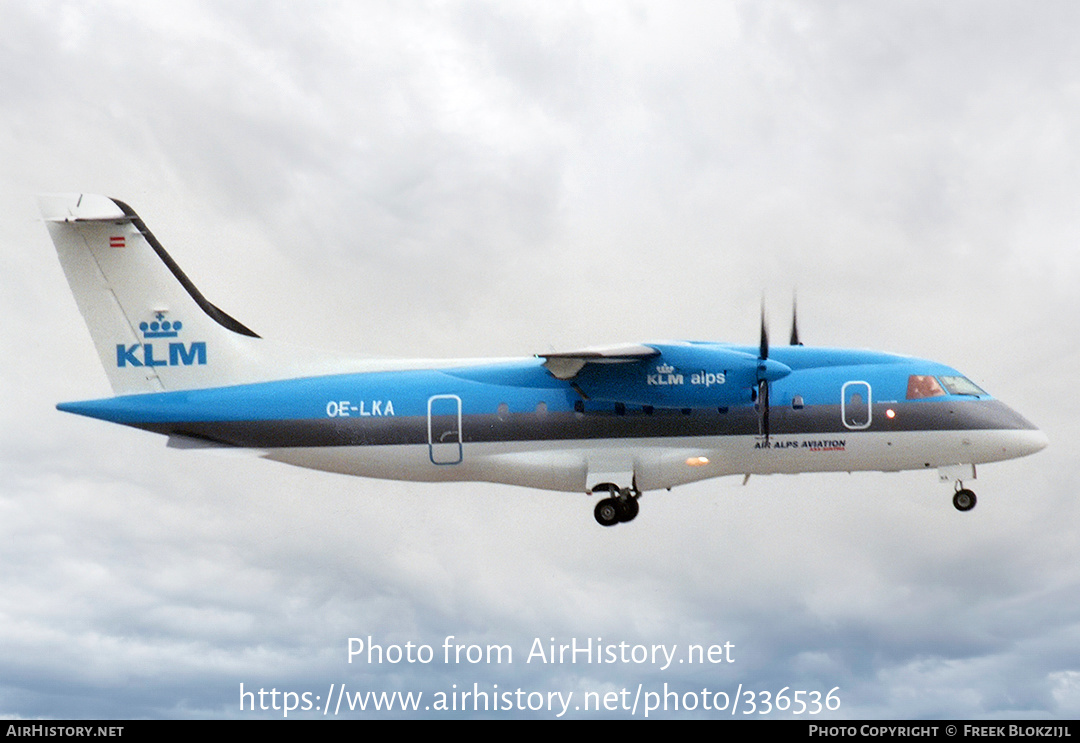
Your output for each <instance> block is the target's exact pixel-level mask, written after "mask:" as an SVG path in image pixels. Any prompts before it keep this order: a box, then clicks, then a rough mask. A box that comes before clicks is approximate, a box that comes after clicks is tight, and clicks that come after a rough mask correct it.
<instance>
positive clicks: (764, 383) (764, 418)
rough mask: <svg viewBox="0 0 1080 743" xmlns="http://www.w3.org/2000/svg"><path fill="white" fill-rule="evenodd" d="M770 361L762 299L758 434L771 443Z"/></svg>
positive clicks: (767, 330) (758, 371) (767, 331)
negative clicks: (768, 375) (768, 372)
mask: <svg viewBox="0 0 1080 743" xmlns="http://www.w3.org/2000/svg"><path fill="white" fill-rule="evenodd" d="M768 360H769V328H768V326H767V325H766V323H765V298H764V297H762V298H761V345H760V346H759V349H758V368H757V393H758V394H757V402H758V414H759V415H758V432H759V434H760V435H762V436H764V437H765V443H768V442H769V380H768V379H767V378H766V377H765V372H766V371H767V370H768V366H767V365H766V362H767V361H768Z"/></svg>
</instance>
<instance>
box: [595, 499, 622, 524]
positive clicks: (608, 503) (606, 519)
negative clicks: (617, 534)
mask: <svg viewBox="0 0 1080 743" xmlns="http://www.w3.org/2000/svg"><path fill="white" fill-rule="evenodd" d="M621 512H622V509H620V508H619V502H618V501H617V500H615V499H614V498H604V499H603V500H602V501H600V502H599V503H597V504H596V508H595V509H594V510H593V516H595V517H596V521H597V523H598V524H600V526H615V524H617V523H619V521H620V519H619V514H620V513H621Z"/></svg>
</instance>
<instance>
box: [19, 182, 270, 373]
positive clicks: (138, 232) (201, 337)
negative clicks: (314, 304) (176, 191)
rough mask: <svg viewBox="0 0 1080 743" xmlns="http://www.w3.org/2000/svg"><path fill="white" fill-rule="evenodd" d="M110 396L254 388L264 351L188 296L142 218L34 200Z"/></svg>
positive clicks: (76, 200)
mask: <svg viewBox="0 0 1080 743" xmlns="http://www.w3.org/2000/svg"><path fill="white" fill-rule="evenodd" d="M39 204H40V207H41V213H42V216H43V217H44V219H45V222H46V224H47V226H48V229H49V234H50V236H51V237H52V240H53V243H54V244H55V245H56V251H57V253H58V254H59V257H60V263H61V265H62V266H63V268H64V273H65V274H66V275H67V280H68V283H69V284H70V285H71V290H72V293H74V295H75V301H76V302H77V304H78V305H79V310H80V312H82V315H83V318H84V319H85V320H86V324H87V326H88V327H89V329H90V335H91V336H92V337H93V340H94V345H95V346H96V347H97V352H98V355H99V356H100V358H101V363H102V365H103V366H104V367H105V372H106V374H107V375H108V377H109V382H110V383H111V384H112V387H113V390H114V392H116V393H117V394H127V393H136V392H155V391H162V390H177V389H189V388H196V387H211V386H217V385H223V384H231V383H236V382H241V381H251V380H252V379H253V378H258V377H260V376H263V375H265V374H266V371H267V370H265V369H263V370H262V373H261V374H260V373H258V372H256V371H255V370H254V368H253V365H254V362H256V361H257V359H258V357H259V356H260V355H261V354H260V353H259V346H260V344H262V343H264V342H263V341H261V340H260V339H259V337H258V336H257V335H256V334H255V333H253V332H252V331H251V330H249V329H248V328H247V327H245V326H244V325H242V324H241V323H239V322H238V321H236V320H235V319H233V318H232V317H230V316H229V315H227V314H225V313H224V312H222V311H221V310H220V309H218V308H217V307H215V306H214V305H213V304H211V303H210V302H208V301H207V300H206V298H205V297H203V295H202V294H201V293H200V292H199V290H198V289H196V288H195V286H194V284H192V283H191V280H190V279H188V277H187V276H186V275H185V274H184V272H183V271H181V270H180V267H179V266H177V265H176V263H175V262H174V261H173V259H172V258H171V257H170V256H169V254H168V253H167V252H165V249H164V248H163V247H162V246H161V243H159V242H158V241H157V239H156V238H155V237H154V236H153V234H152V233H151V232H150V230H148V229H147V228H146V225H145V224H143V221H142V220H141V219H140V218H139V216H138V215H137V214H136V213H135V212H134V211H133V210H132V209H131V207H129V206H128V205H127V204H124V203H123V202H120V201H117V200H115V199H110V198H107V197H105V196H94V195H90V194H68V195H58V196H43V197H41V198H40V199H39Z"/></svg>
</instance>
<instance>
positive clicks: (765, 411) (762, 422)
mask: <svg viewBox="0 0 1080 743" xmlns="http://www.w3.org/2000/svg"><path fill="white" fill-rule="evenodd" d="M758 411H759V412H760V416H759V417H758V431H759V432H760V434H761V435H762V436H763V437H765V442H766V443H768V441H769V382H768V380H766V379H762V380H761V381H760V382H758Z"/></svg>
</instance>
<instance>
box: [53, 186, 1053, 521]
mask: <svg viewBox="0 0 1080 743" xmlns="http://www.w3.org/2000/svg"><path fill="white" fill-rule="evenodd" d="M43 213H44V215H45V217H46V220H47V222H48V223H49V227H50V232H51V233H52V236H53V239H54V242H55V243H56V245H57V250H58V252H59V253H60V257H61V263H62V264H63V265H64V268H65V271H66V272H67V275H68V279H69V282H70V283H71V285H72V289H73V291H74V293H75V295H76V299H77V300H78V302H79V306H80V309H81V310H82V312H83V315H84V317H85V318H86V319H87V323H88V325H89V326H90V329H91V334H92V336H93V337H94V340H95V343H96V345H97V347H98V351H99V355H100V356H101V358H102V362H103V364H104V365H105V367H106V371H107V372H108V374H109V377H110V381H111V382H112V383H113V387H114V389H115V390H116V391H117V392H118V393H120V394H118V396H116V397H112V398H107V399H102V400H91V401H85V402H72V403H64V404H61V405H60V406H59V408H60V409H61V410H65V411H68V412H73V413H78V414H80V415H86V416H90V417H94V418H99V419H102V420H107V421H111V422H114V423H121V424H124V425H128V426H134V427H137V428H141V429H144V430H148V431H152V432H155V433H161V434H165V435H167V436H169V437H170V443H171V444H172V445H177V446H191V447H200V446H208V447H218V446H221V447H242V448H247V449H254V450H257V451H259V452H260V453H261V455H262V456H264V457H266V458H268V459H272V460H276V461H280V462H287V463H289V464H294V465H299V466H303V467H310V468H314V469H320V470H328V471H332V472H340V473H346V474H352V475H361V476H365V477H377V478H388V479H400V480H419V481H453V480H469V481H488V482H499V483H509V484H515V485H524V486H529V487H537V488H545V489H550V490H563V491H571V492H588V493H591V492H594V491H606V492H607V493H608V497H607V498H605V499H604V500H603V501H601V506H602V505H604V504H606V506H607V507H606V508H601V506H598V507H597V510H596V516H597V519H598V520H600V521H601V523H604V524H606V525H610V524H613V523H616V522H617V521H628V520H630V519H632V518H633V517H634V515H636V514H637V497H638V495H640V493H642V492H644V491H648V490H655V489H664V488H671V487H673V486H675V485H680V484H684V483H689V482H694V481H697V480H702V479H706V478H711V477H717V476H721V475H732V474H743V475H749V474H770V473H798V472H824V471H857V470H881V471H899V470H908V469H938V470H940V471H942V472H945V473H951V474H950V476H954V475H955V477H954V479H956V480H957V481H959V480H960V479H962V478H961V475H962V474H963V473H965V472H970V474H968V475H967V477H969V478H970V477H973V476H974V465H976V464H981V463H985V462H994V461H999V460H1004V459H1011V458H1014V457H1020V456H1024V455H1027V454H1031V453H1033V452H1035V451H1038V450H1039V449H1041V448H1043V447H1044V446H1045V445H1046V437H1045V436H1044V435H1043V434H1042V432H1041V431H1039V430H1038V429H1037V428H1036V427H1035V426H1033V425H1032V424H1031V423H1029V422H1028V421H1027V420H1025V419H1024V418H1023V417H1022V416H1020V415H1019V414H1017V413H1016V412H1014V411H1013V410H1011V409H1010V408H1009V407H1007V406H1006V405H1004V404H1003V403H1001V402H999V401H997V400H995V399H994V398H992V397H991V396H990V395H988V394H987V393H985V392H984V391H983V390H981V389H980V388H978V387H976V386H975V385H974V384H972V383H971V382H970V381H968V380H967V379H966V378H965V377H964V376H963V375H961V374H960V373H959V372H957V371H956V370H954V369H951V368H949V367H947V366H944V365H941V364H938V363H935V362H931V361H925V360H921V359H915V358H910V357H906V356H898V355H893V354H886V353H879V352H873V351H856V350H845V349H826V348H807V347H804V346H801V345H792V346H781V347H775V348H772V349H771V350H770V349H769V348H768V345H767V339H766V337H765V335H764V333H763V338H762V344H761V346H760V347H745V346H733V345H727V344H719V343H699V342H664V343H645V344H637V345H632V346H615V347H608V348H597V349H584V350H581V351H572V352H567V353H558V354H554V353H553V354H548V355H544V356H538V357H530V358H520V359H499V360H473V361H464V360H443V361H431V360H427V361H425V360H409V361H394V360H385V359H351V360H349V359H346V360H341V359H334V358H333V357H326V356H318V355H316V356H311V355H310V352H306V353H307V354H308V356H307V357H304V353H305V352H296V353H298V354H300V358H299V359H298V358H297V357H296V356H295V355H294V356H292V357H290V351H289V349H283V348H281V347H279V346H273V345H271V344H269V342H267V341H264V340H263V339H261V338H258V337H257V336H255V335H254V333H252V332H251V331H250V330H248V329H247V328H246V327H244V326H243V325H241V324H240V323H238V322H236V321H235V320H233V319H232V318H230V317H229V316H228V315H225V314H224V313H222V312H221V311H220V310H219V309H217V308H216V307H214V306H213V305H211V304H210V303H209V302H207V301H206V300H205V298H203V297H202V295H201V294H199V293H198V290H197V289H195V288H194V286H193V285H192V284H191V282H190V280H188V279H187V277H186V276H184V274H183V272H182V271H180V270H179V268H178V267H176V265H175V263H174V262H172V259H171V258H170V257H169V256H168V254H166V253H165V252H164V249H163V248H161V246H160V243H158V242H157V241H156V239H154V238H153V235H151V234H150V233H149V230H147V229H146V227H145V225H144V224H143V223H142V221H141V220H140V219H139V218H138V217H137V215H135V213H134V212H133V211H132V210H131V209H130V207H127V206H126V205H124V204H122V203H121V202H116V201H114V200H110V199H105V198H104V197H91V196H71V197H54V198H53V199H51V200H43ZM335 369H340V370H341V371H335ZM957 490H958V496H959V493H965V494H967V493H970V491H967V490H964V489H961V486H959V485H958V487H957ZM965 498H966V496H965ZM971 505H974V494H971V495H970V505H968V501H967V500H965V499H961V500H960V501H959V502H958V503H957V507H958V508H961V510H967V508H970V506H971Z"/></svg>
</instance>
